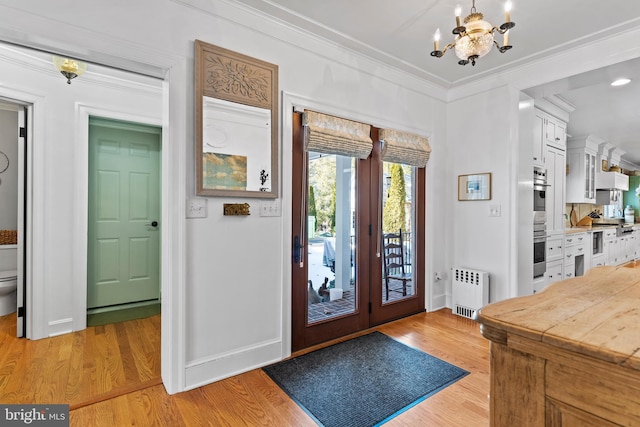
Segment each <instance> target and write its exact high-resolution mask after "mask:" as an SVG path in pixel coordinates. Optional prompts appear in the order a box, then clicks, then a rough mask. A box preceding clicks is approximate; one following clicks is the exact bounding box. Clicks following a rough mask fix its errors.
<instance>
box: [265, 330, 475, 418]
mask: <svg viewBox="0 0 640 427" xmlns="http://www.w3.org/2000/svg"><path fill="white" fill-rule="evenodd" d="M263 370H264V371H265V372H266V374H267V375H269V377H271V378H272V379H273V380H274V381H275V382H276V383H277V384H278V385H279V386H280V387H281V388H282V389H283V390H284V391H285V392H286V393H287V394H288V395H289V396H290V397H291V398H292V399H293V400H294V401H296V403H297V404H298V405H300V406H301V407H302V408H303V409H304V410H305V411H306V412H307V413H308V414H309V415H310V416H311V417H312V418H313V419H314V420H315V421H316V422H317V423H318V424H319V425H321V426H324V427H337V426H340V427H349V426H353V427H368V426H377V425H381V424H383V423H385V422H387V421H389V420H390V419H391V418H393V417H395V416H397V415H398V414H400V413H402V412H404V411H406V410H407V409H409V408H411V407H413V406H414V405H416V404H418V403H420V402H421V401H423V400H424V399H426V398H427V397H429V396H431V395H433V394H435V393H437V392H438V391H440V390H442V389H443V388H445V387H447V386H448V385H451V384H453V383H454V382H456V381H458V380H459V379H461V378H463V377H464V376H466V375H467V374H468V373H469V372H467V371H465V370H464V369H461V368H458V367H457V366H454V365H451V364H450V363H447V362H445V361H443V360H440V359H438V358H437V357H433V356H431V355H429V354H427V353H424V352H422V351H420V350H417V349H415V348H411V347H408V346H406V345H404V344H402V343H400V342H398V341H396V340H394V339H393V338H390V337H388V336H387V335H384V334H382V333H380V332H374V333H371V334H368V335H363V336H361V337H358V338H354V339H352V340H349V341H345V342H342V343H339V344H335V345H332V346H330V347H326V348H323V349H320V350H317V351H314V352H312V353H308V354H305V355H302V356H299V357H296V358H293V359H289V360H286V361H283V362H279V363H276V364H274V365H270V366H267V367H265V368H263Z"/></svg>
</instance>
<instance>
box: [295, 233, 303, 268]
mask: <svg viewBox="0 0 640 427" xmlns="http://www.w3.org/2000/svg"><path fill="white" fill-rule="evenodd" d="M300 249H302V246H300V237H298V236H295V237H294V238H293V262H294V263H299V262H300Z"/></svg>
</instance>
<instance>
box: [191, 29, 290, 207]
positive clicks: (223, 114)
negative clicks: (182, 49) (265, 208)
mask: <svg viewBox="0 0 640 427" xmlns="http://www.w3.org/2000/svg"><path fill="white" fill-rule="evenodd" d="M195 135H196V149H195V155H196V194H197V195H199V196H230V197H258V198H277V197H278V185H279V184H278V158H279V156H278V66H277V65H274V64H270V63H268V62H264V61H261V60H259V59H255V58H252V57H249V56H246V55H242V54H240V53H237V52H233V51H231V50H227V49H224V48H221V47H218V46H215V45H212V44H209V43H205V42H203V41H200V40H196V41H195Z"/></svg>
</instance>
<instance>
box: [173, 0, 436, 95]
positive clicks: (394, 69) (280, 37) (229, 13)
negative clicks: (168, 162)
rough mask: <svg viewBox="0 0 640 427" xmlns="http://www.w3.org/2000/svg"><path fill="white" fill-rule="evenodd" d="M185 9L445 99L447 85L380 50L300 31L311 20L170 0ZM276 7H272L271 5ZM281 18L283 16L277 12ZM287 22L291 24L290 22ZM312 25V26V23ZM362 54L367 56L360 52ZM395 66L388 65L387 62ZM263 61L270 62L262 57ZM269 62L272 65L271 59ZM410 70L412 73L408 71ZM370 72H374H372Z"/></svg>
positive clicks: (222, 0) (221, 0) (224, 0)
mask: <svg viewBox="0 0 640 427" xmlns="http://www.w3.org/2000/svg"><path fill="white" fill-rule="evenodd" d="M170 1H172V2H174V3H177V4H180V5H182V6H184V7H188V8H192V9H195V10H198V11H199V12H201V13H205V14H208V15H210V16H213V17H216V18H219V19H223V20H225V21H228V22H231V23H233V24H234V25H237V26H240V27H243V28H245V29H247V30H250V31H253V32H258V33H260V34H262V35H264V36H266V37H269V38H271V39H274V40H277V41H279V42H280V43H283V44H286V45H289V46H292V47H295V48H296V49H300V50H303V51H309V52H312V53H313V54H315V55H317V56H319V57H321V58H324V59H325V60H327V61H330V62H335V63H339V64H340V65H342V66H345V67H348V68H350V69H353V70H355V71H357V72H359V73H362V74H365V75H370V76H372V77H376V78H378V79H382V80H384V81H387V82H390V83H393V84H394V85H398V86H401V87H403V88H405V89H408V90H411V91H413V92H416V93H420V94H422V95H426V96H429V97H432V98H435V99H437V100H440V101H445V100H446V96H447V82H446V81H444V80H442V79H438V78H436V77H435V76H433V75H431V74H429V73H424V72H423V76H422V77H419V76H416V70H417V68H416V67H414V66H412V65H411V64H408V63H406V62H403V61H401V60H400V59H398V58H393V57H390V56H389V55H386V54H384V53H383V52H381V51H378V50H375V49H373V48H371V47H367V46H364V45H362V44H361V43H359V42H357V41H356V40H354V39H350V38H347V37H346V36H344V35H342V38H341V40H340V41H339V42H338V41H336V40H334V39H335V37H330V35H331V34H333V35H335V34H338V33H336V32H335V31H333V30H330V29H327V28H326V27H323V26H321V25H320V24H317V23H316V24H315V28H317V29H318V30H317V31H318V33H319V34H318V33H316V32H311V31H309V30H306V29H303V28H302V26H301V25H302V20H304V23H305V25H306V24H309V23H310V21H308V20H306V19H305V18H303V17H301V16H298V15H295V14H292V13H291V12H289V11H284V10H283V9H281V8H276V9H277V10H278V11H280V12H286V13H287V15H286V20H285V19H284V18H283V17H278V16H274V15H275V14H276V13H275V12H274V14H267V13H265V12H262V11H259V10H258V9H256V8H253V7H251V6H247V5H245V4H242V3H238V2H234V1H230V0H217V1H211V0H170ZM274 7H275V5H274ZM280 15H281V16H282V13H280ZM289 20H291V21H293V22H294V23H296V22H297V23H298V25H295V24H294V23H291V22H289ZM311 24H313V23H311ZM225 47H226V46H225ZM362 51H365V52H366V53H363V52H362ZM382 57H384V58H386V59H387V60H391V62H394V63H395V66H392V65H389V62H388V61H385V60H383V59H381V58H382ZM265 60H268V61H269V60H270V59H269V58H265ZM271 62H274V61H273V60H271ZM407 68H410V69H411V70H408V69H407ZM372 70H373V71H372Z"/></svg>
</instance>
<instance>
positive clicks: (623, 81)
mask: <svg viewBox="0 0 640 427" xmlns="http://www.w3.org/2000/svg"><path fill="white" fill-rule="evenodd" d="M630 81H631V80H630V79H618V80H614V81H613V82H611V86H624V85H626V84H627V83H629V82H630Z"/></svg>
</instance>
